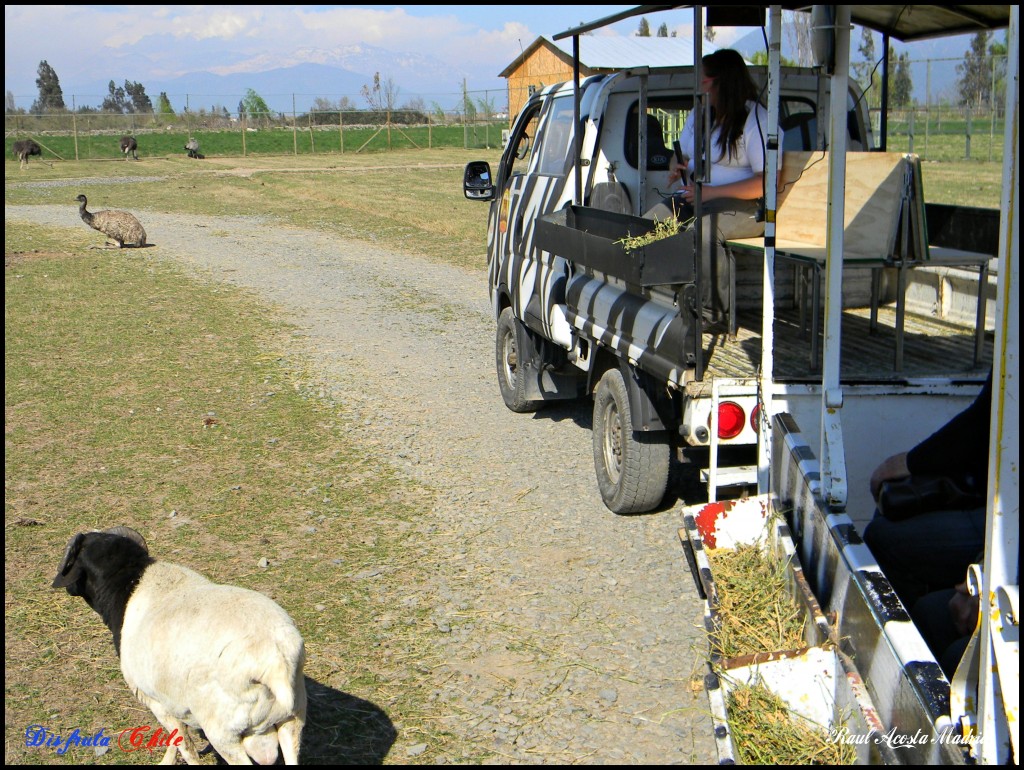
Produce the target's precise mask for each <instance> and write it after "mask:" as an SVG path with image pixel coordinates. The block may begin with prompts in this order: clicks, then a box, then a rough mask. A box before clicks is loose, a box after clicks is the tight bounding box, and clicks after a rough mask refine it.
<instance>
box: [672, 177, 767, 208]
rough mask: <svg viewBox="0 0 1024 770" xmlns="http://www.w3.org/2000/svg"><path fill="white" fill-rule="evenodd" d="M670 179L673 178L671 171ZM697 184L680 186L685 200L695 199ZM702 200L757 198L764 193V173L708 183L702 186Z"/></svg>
mask: <svg viewBox="0 0 1024 770" xmlns="http://www.w3.org/2000/svg"><path fill="white" fill-rule="evenodd" d="M669 179H670V180H671V179H672V175H671V172H669ZM694 187H695V185H693V184H687V185H683V186H682V187H681V188H680V192H681V193H682V197H683V200H684V201H687V202H690V201H692V200H693V188H694ZM701 194H702V196H703V197H702V198H701V200H703V201H705V202H707V201H713V200H715V198H738V199H740V200H757V199H758V198H760V197H761V196H762V195H764V174H763V173H762V174H754V175H753V176H751V177H747V178H746V179H741V180H740V181H738V182H730V183H729V184H717V185H712V184H706V185H702V186H701Z"/></svg>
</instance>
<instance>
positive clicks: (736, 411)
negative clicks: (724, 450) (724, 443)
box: [718, 401, 747, 439]
mask: <svg viewBox="0 0 1024 770" xmlns="http://www.w3.org/2000/svg"><path fill="white" fill-rule="evenodd" d="M746 417H747V416H746V414H744V412H743V407H741V406H740V405H739V404H737V403H736V402H734V401H723V402H722V403H721V404H719V405H718V438H720V439H730V438H736V437H737V436H738V435H740V433H742V432H743V423H744V422H746Z"/></svg>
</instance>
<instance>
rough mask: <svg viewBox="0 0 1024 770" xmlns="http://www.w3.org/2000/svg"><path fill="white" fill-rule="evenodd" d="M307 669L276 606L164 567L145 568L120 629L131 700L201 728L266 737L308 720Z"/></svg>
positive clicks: (298, 642)
mask: <svg viewBox="0 0 1024 770" xmlns="http://www.w3.org/2000/svg"><path fill="white" fill-rule="evenodd" d="M166 661H173V666H168V665H167V664H166ZM304 661H305V649H304V646H303V641H302V636H301V635H300V634H299V631H298V629H297V628H296V627H295V624H294V623H293V622H292V619H291V618H290V617H289V616H288V613H286V612H285V611H284V610H283V609H282V608H281V607H280V606H278V605H277V604H276V603H275V602H274V601H273V600H271V599H269V598H268V597H266V596H264V595H263V594H261V593H258V592H256V591H250V590H248V589H244V588H238V587H235V586H225V585H218V584H216V583H211V582H210V581H209V580H207V579H206V578H204V577H203V576H202V575H200V574H198V573H197V572H194V571H193V570H190V569H188V568H187V567H182V566H180V565H176V564H169V563H166V562H160V561H157V562H155V563H154V564H152V565H150V566H149V567H148V568H147V569H146V571H145V573H144V574H143V576H142V579H141V580H140V581H139V584H138V586H137V587H136V589H135V591H134V593H133V594H132V597H131V599H130V600H129V602H128V607H127V609H126V610H125V615H124V623H123V625H122V627H121V671H122V673H123V674H124V677H125V680H126V681H127V682H128V686H129V687H130V688H131V689H132V691H133V692H135V693H136V694H137V695H138V697H139V699H140V700H142V701H143V702H144V703H146V704H147V705H149V706H150V707H152V704H153V703H154V702H156V703H159V704H160V706H161V707H163V708H164V709H166V710H168V711H170V712H171V713H172V714H173V715H174V716H175V717H177V718H178V719H181V720H182V721H183V722H186V723H188V724H193V725H200V726H203V727H204V729H205V728H208V727H210V726H212V725H215V724H226V725H246V726H247V727H246V729H245V733H249V734H256V735H262V734H266V733H271V732H273V731H274V726H275V725H277V724H278V723H280V722H282V721H284V720H287V719H288V718H289V717H290V716H291V715H293V714H295V712H296V708H297V707H299V708H301V710H302V712H304V711H305V705H306V701H305V698H306V696H305V686H304V680H303V678H302V666H303V663H304ZM186 674H187V675H186ZM275 755H276V746H275Z"/></svg>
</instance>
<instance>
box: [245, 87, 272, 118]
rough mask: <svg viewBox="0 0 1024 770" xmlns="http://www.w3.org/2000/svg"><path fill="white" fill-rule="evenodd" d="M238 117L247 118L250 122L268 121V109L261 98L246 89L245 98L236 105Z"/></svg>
mask: <svg viewBox="0 0 1024 770" xmlns="http://www.w3.org/2000/svg"><path fill="white" fill-rule="evenodd" d="M238 114H239V117H242V116H243V115H246V116H248V117H249V118H250V119H252V120H260V119H262V120H270V107H268V106H267V103H266V102H265V101H264V100H263V97H262V96H260V95H259V94H258V93H256V92H255V91H254V90H252V89H251V88H249V89H246V92H245V97H243V99H242V101H241V103H240V104H239V105H238Z"/></svg>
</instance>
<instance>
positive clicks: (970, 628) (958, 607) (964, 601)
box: [949, 583, 981, 636]
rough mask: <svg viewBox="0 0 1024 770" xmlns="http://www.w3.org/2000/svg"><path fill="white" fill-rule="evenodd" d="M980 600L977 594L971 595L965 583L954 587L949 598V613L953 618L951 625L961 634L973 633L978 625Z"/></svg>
mask: <svg viewBox="0 0 1024 770" xmlns="http://www.w3.org/2000/svg"><path fill="white" fill-rule="evenodd" d="M980 605H981V602H980V600H979V598H978V597H977V596H971V593H970V591H969V590H968V588H967V583H960V584H959V585H958V586H957V587H956V593H955V594H953V598H952V599H950V600H949V614H950V615H951V616H952V618H953V625H954V626H956V630H957V633H958V634H960V635H961V636H967V635H968V634H973V633H974V629H975V628H977V627H978V610H979V607H980Z"/></svg>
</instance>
